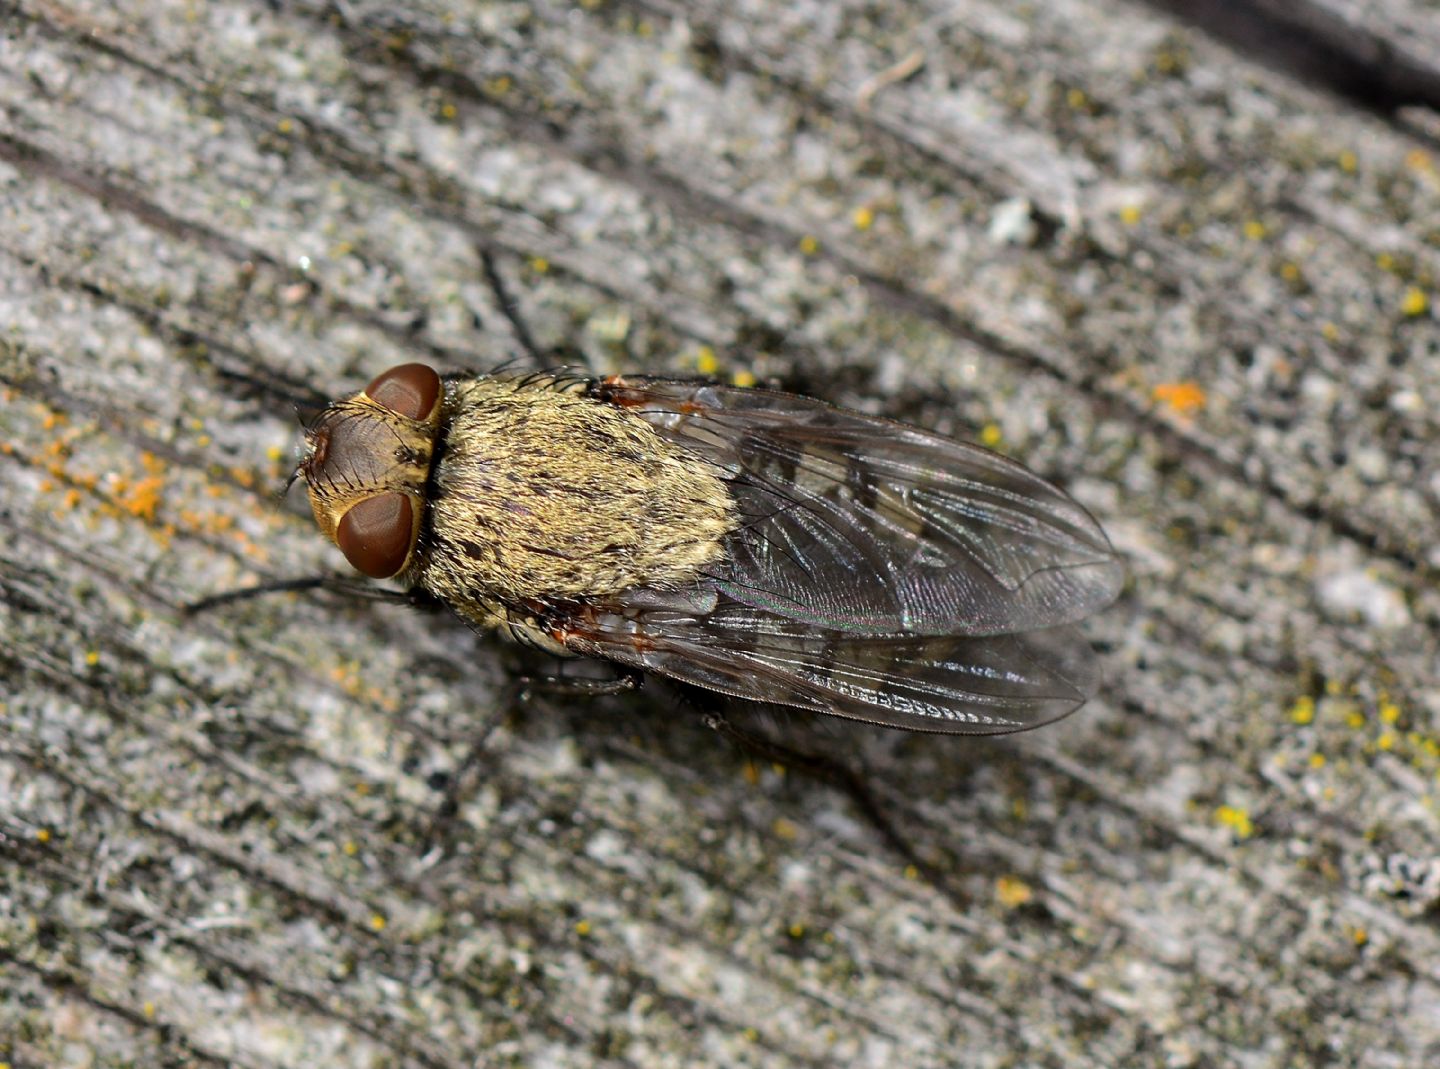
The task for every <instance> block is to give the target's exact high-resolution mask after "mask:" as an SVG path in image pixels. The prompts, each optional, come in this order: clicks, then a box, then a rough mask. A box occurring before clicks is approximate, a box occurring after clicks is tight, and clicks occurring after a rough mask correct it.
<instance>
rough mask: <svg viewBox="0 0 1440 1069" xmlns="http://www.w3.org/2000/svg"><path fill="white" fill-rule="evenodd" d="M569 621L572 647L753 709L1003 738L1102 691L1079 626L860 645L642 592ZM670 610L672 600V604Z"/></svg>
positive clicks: (734, 605) (706, 603) (699, 598)
mask: <svg viewBox="0 0 1440 1069" xmlns="http://www.w3.org/2000/svg"><path fill="white" fill-rule="evenodd" d="M635 600H648V601H651V602H652V604H651V605H650V606H648V607H643V608H637V606H636V605H635V604H633V603H630V604H626V605H623V606H621V605H615V606H612V607H603V606H591V607H588V608H587V609H585V610H583V611H582V612H581V613H580V614H578V615H577V616H576V617H575V618H574V619H571V620H568V621H566V625H565V627H566V632H567V635H566V640H565V641H566V645H567V646H568V647H569V648H570V649H572V650H574V651H575V652H576V653H580V654H583V655H586V656H591V657H596V656H598V657H605V658H608V659H610V660H613V661H618V662H620V663H622V664H627V665H631V666H633V667H635V668H640V669H644V670H647V671H652V672H658V673H659V674H661V675H665V676H669V677H670V678H672V679H678V680H681V681H683V682H686V683H693V684H696V685H698V686H702V687H706V688H709V689H711V690H717V691H721V692H722V693H725V694H731V695H734V696H736V697H740V698H748V699H751V700H754V701H762V702H775V703H778V704H780V705H789V706H796V707H798V708H802V709H809V710H813V711H815V712H819V713H829V714H831V715H835V716H842V717H848V718H850V719H854V720H864V721H868V722H870V723H874V724H883V725H886V726H889V727H897V728H904V729H906V730H909V731H933V732H944V733H951V734H971V735H1000V734H1006V733H1009V732H1014V731H1024V730H1027V729H1029V728H1034V727H1039V726H1040V725H1042V724H1046V723H1049V722H1051V721H1053V720H1058V719H1059V718H1060V717H1062V716H1065V715H1066V714H1067V713H1071V712H1073V711H1074V710H1075V709H1077V708H1079V707H1080V706H1081V705H1082V704H1084V702H1085V700H1086V699H1087V698H1089V697H1091V696H1092V695H1093V694H1094V692H1095V691H1096V689H1097V688H1098V686H1099V675H1098V673H1097V671H1096V668H1095V664H1094V657H1093V654H1092V652H1091V650H1090V647H1089V644H1088V643H1086V642H1085V640H1084V638H1083V637H1082V636H1081V635H1080V634H1079V632H1077V631H1076V630H1074V629H1073V628H1068V627H1061V628H1051V629H1046V630H1040V631H1031V632H1027V633H1024V634H1015V635H971V636H924V635H920V636H909V637H893V638H868V639H867V638H859V637H857V636H854V635H850V634H845V633H843V632H838V631H827V630H821V629H817V628H815V627H814V626H812V625H809V624H805V623H802V622H800V621H796V620H791V619H786V618H784V617H780V616H776V615H775V614H773V613H771V612H769V611H768V610H766V609H760V608H755V607H753V606H749V605H743V604H741V603H739V602H736V601H734V600H732V599H730V598H728V597H727V596H725V595H724V594H718V593H716V592H714V591H699V592H691V593H689V594H680V593H657V592H653V591H648V592H637V594H636V599H635ZM667 603H668V604H667Z"/></svg>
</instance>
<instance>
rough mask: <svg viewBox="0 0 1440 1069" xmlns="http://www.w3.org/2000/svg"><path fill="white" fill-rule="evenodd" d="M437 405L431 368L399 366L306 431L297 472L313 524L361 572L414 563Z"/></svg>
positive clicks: (393, 570) (382, 573)
mask: <svg viewBox="0 0 1440 1069" xmlns="http://www.w3.org/2000/svg"><path fill="white" fill-rule="evenodd" d="M443 407H444V391H443V389H442V385H441V382H440V377H439V376H438V375H437V374H436V373H435V371H434V370H433V369H432V368H430V367H427V366H426V365H424V364H402V365H401V366H399V367H394V368H391V369H390V370H389V371H386V372H384V373H383V374H381V375H379V376H377V377H376V378H375V379H374V381H372V382H371V383H370V385H369V386H367V387H366V388H365V389H364V390H363V391H361V392H360V393H357V394H356V395H355V396H353V397H350V398H346V399H345V400H343V401H337V402H335V403H334V404H332V405H330V406H329V407H327V408H326V409H325V410H324V411H323V412H321V413H320V414H319V415H318V416H316V417H315V419H314V420H313V421H312V422H311V423H310V425H309V427H307V428H306V431H305V443H304V446H303V447H302V452H301V457H300V464H299V467H298V468H297V469H296V474H297V475H300V476H303V477H304V479H305V484H306V488H307V489H308V490H309V495H310V507H311V509H312V510H313V511H314V513H315V522H316V524H318V525H319V527H320V530H321V531H323V532H324V533H325V535H326V537H328V538H329V539H331V541H333V542H335V544H336V545H338V546H339V547H340V549H341V551H342V552H343V553H344V554H345V557H346V559H347V560H349V561H350V563H351V564H352V565H354V567H355V568H356V569H357V570H358V571H360V572H362V573H364V574H365V575H368V576H370V577H372V578H375V579H387V578H390V577H391V576H395V575H398V574H400V573H401V572H404V571H405V570H406V569H407V568H411V567H412V566H413V565H414V563H415V561H416V557H417V553H416V550H417V546H418V543H419V539H420V532H421V530H422V526H423V522H424V518H425V493H426V484H427V482H428V481H429V477H430V468H431V465H432V462H433V459H434V454H435V446H436V442H437V438H438V436H439V433H440V428H441V426H442V409H443Z"/></svg>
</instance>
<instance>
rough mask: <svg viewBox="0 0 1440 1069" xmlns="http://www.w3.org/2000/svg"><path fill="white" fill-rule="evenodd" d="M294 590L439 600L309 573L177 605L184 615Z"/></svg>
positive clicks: (414, 602) (429, 604)
mask: <svg viewBox="0 0 1440 1069" xmlns="http://www.w3.org/2000/svg"><path fill="white" fill-rule="evenodd" d="M297 590H328V591H330V592H332V593H335V594H344V595H345V596H346V597H354V598H367V599H369V600H370V601H389V602H395V603H401V604H405V605H411V606H413V607H415V608H417V609H430V608H438V607H439V603H438V602H437V601H435V599H434V598H432V597H430V596H429V595H427V594H425V593H423V592H422V591H418V590H389V589H387V588H385V587H378V586H374V585H372V584H370V583H366V582H360V581H359V580H355V579H348V578H346V577H345V576H339V575H310V576H306V577H305V578H303V579H276V580H273V581H271V582H268V583H257V584H256V585H255V586H242V587H238V588H236V589H235V590H222V591H221V592H220V593H218V594H211V595H209V596H208V597H203V598H200V599H199V600H197V601H191V602H187V603H186V604H184V605H182V606H181V611H183V612H184V613H185V615H186V616H190V615H193V614H195V613H201V612H209V611H210V610H211V609H214V608H218V607H219V606H221V605H231V604H234V603H235V602H237V601H249V600H250V599H251V598H263V597H265V596H266V595H268V594H287V593H292V592H294V591H297Z"/></svg>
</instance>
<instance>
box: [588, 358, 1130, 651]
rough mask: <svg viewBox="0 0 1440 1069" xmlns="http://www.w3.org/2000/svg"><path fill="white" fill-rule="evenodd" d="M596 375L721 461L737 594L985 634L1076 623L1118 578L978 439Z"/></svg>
mask: <svg viewBox="0 0 1440 1069" xmlns="http://www.w3.org/2000/svg"><path fill="white" fill-rule="evenodd" d="M592 389H593V390H594V392H595V395H596V396H597V397H599V398H601V399H603V400H606V401H609V402H611V403H613V404H617V405H621V406H622V407H625V408H627V409H629V410H630V411H633V412H635V413H637V414H638V415H640V416H641V417H643V418H644V419H646V420H647V421H648V422H649V423H651V425H652V426H654V427H655V428H656V430H657V431H659V433H661V434H662V435H663V436H665V437H667V438H669V439H670V440H672V441H675V442H677V443H679V444H681V445H683V446H685V447H686V448H687V449H690V450H692V451H693V452H695V453H697V454H699V455H701V456H703V457H705V458H706V459H708V460H710V461H711V462H712V463H714V464H716V465H718V466H719V467H720V468H722V469H724V471H725V473H726V475H727V477H728V479H729V481H730V488H731V491H732V494H733V496H734V497H735V499H736V501H737V503H738V505H739V508H740V511H741V514H742V516H743V517H744V525H743V527H742V529H741V530H739V531H738V532H736V533H735V534H734V535H732V536H731V538H730V540H729V543H728V544H727V547H726V548H727V551H728V558H729V559H728V563H727V566H726V567H724V568H723V569H722V570H721V571H720V572H719V573H718V574H717V575H716V576H715V577H714V580H715V582H716V585H717V586H718V588H719V589H720V590H722V591H723V592H724V593H726V594H728V595H730V596H731V598H733V599H734V600H735V601H736V602H738V603H740V604H742V605H749V606H752V607H754V608H757V609H766V610H769V611H770V612H771V613H773V614H775V615H776V616H778V617H783V618H786V619H789V620H794V621H800V622H803V623H806V624H809V625H811V626H814V627H820V628H824V629H827V630H831V631H835V632H840V633H843V634H850V635H864V636H868V637H873V636H876V635H894V636H917V635H949V636H964V635H970V636H981V635H1003V634H1011V633H1015V632H1022V631H1031V630H1037V629H1043V628H1052V627H1058V626H1061V625H1064V624H1069V623H1074V622H1076V621H1078V620H1081V619H1083V618H1084V617H1086V616H1088V615H1090V614H1091V613H1093V612H1095V611H1096V610H1097V609H1099V608H1101V607H1103V606H1105V605H1107V604H1108V603H1109V602H1111V601H1112V600H1114V598H1115V596H1116V594H1117V593H1118V592H1119V589H1120V585H1121V582H1122V581H1123V578H1124V570H1123V568H1122V566H1121V563H1120V561H1119V559H1118V558H1117V556H1116V554H1115V551H1114V550H1113V549H1112V548H1111V546H1110V542H1109V540H1108V539H1107V538H1106V537H1105V533H1104V532H1103V531H1102V530H1101V529H1100V525H1099V524H1098V523H1096V522H1095V520H1094V518H1093V517H1091V516H1090V514H1089V513H1087V512H1086V511H1085V510H1084V509H1083V508H1082V507H1081V506H1080V505H1078V504H1076V503H1075V502H1074V501H1073V500H1071V498H1070V497H1068V496H1067V495H1066V494H1065V493H1064V492H1062V491H1061V490H1059V489H1057V488H1056V487H1054V486H1052V485H1050V484H1049V483H1048V482H1046V481H1045V480H1044V479H1042V478H1040V477H1039V476H1038V475H1035V474H1034V473H1033V472H1031V471H1029V470H1028V469H1026V468H1024V467H1022V466H1021V465H1020V464H1017V463H1015V462H1014V461H1012V460H1008V459H1006V458H1005V457H1002V456H999V455H997V454H995V453H991V452H989V451H988V450H985V449H981V448H980V447H978V446H973V445H967V444H964V443H961V442H954V441H951V440H949V439H947V438H942V437H940V436H938V435H934V434H929V433H927V432H925V431H922V430H919V429H917V428H913V427H908V426H905V425H903V424H899V423H894V422H891V421H889V420H883V419H877V418H873V417H869V416H865V415H862V414H860V413H857V412H850V411H846V410H844V409H838V408H834V407H832V406H830V405H827V404H825V403H823V402H820V401H815V400H812V399H809V398H805V397H799V396H795V395H791V394H783V393H776V392H773V391H768V390H746V389H737V388H729V387H724V386H713V385H709V384H701V383H686V382H675V381H670V380H665V379H648V378H630V377H627V378H624V379H620V378H611V379H607V380H604V381H603V382H601V383H598V384H596V385H595V386H594V387H593V388H592ZM912 649H918V647H914V645H913V643H912ZM914 655H917V654H914V653H906V654H900V653H897V656H914ZM980 659H982V660H983V658H980Z"/></svg>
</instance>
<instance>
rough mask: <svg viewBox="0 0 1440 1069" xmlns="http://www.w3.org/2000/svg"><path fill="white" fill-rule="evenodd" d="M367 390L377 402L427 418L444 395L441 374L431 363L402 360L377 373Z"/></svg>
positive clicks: (402, 413)
mask: <svg viewBox="0 0 1440 1069" xmlns="http://www.w3.org/2000/svg"><path fill="white" fill-rule="evenodd" d="M365 393H366V394H367V395H368V396H369V398H370V400H372V401H374V402H375V403H376V404H377V405H384V406H385V407H386V408H388V409H389V410H390V411H391V412H398V413H399V414H400V415H402V416H408V417H409V418H411V419H426V418H427V417H428V416H429V415H430V413H431V412H433V411H435V401H436V399H437V398H438V397H439V396H440V376H439V375H437V374H436V373H435V369H434V368H433V367H431V366H430V365H428V364H401V365H400V366H399V367H392V368H391V369H390V370H389V371H382V372H380V374H378V375H376V376H375V378H374V380H373V381H372V382H371V383H370V385H369V386H366V387H365Z"/></svg>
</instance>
